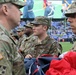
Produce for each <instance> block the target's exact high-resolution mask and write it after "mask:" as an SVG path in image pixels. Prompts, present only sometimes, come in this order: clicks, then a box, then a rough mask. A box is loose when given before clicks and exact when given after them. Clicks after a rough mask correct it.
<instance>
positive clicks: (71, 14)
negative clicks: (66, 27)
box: [65, 2, 76, 51]
mask: <svg viewBox="0 0 76 75" xmlns="http://www.w3.org/2000/svg"><path fill="white" fill-rule="evenodd" d="M65 16H66V17H67V18H68V19H67V21H68V22H70V25H71V28H72V31H73V33H74V34H76V2H73V3H72V4H71V6H70V8H69V10H68V11H67V12H66V13H65ZM72 50H73V51H76V43H75V44H74V46H73V48H72Z"/></svg>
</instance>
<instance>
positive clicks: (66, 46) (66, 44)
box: [60, 42, 73, 52]
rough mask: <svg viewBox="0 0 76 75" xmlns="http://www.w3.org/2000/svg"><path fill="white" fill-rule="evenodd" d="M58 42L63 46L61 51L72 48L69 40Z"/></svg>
mask: <svg viewBox="0 0 76 75" xmlns="http://www.w3.org/2000/svg"><path fill="white" fill-rule="evenodd" d="M60 44H61V45H62V47H63V52H66V51H69V50H70V49H71V48H72V45H73V44H71V43H70V42H60Z"/></svg>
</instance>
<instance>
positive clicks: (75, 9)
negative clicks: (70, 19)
mask: <svg viewBox="0 0 76 75" xmlns="http://www.w3.org/2000/svg"><path fill="white" fill-rule="evenodd" d="M75 13H76V2H73V3H72V4H71V6H70V8H69V9H68V10H67V11H66V12H65V16H66V17H67V16H70V15H71V14H75Z"/></svg>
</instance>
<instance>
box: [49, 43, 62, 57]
mask: <svg viewBox="0 0 76 75" xmlns="http://www.w3.org/2000/svg"><path fill="white" fill-rule="evenodd" d="M61 53H62V45H61V44H59V43H58V42H54V43H53V44H52V45H51V47H50V54H51V55H56V56H59V55H60V54H61Z"/></svg>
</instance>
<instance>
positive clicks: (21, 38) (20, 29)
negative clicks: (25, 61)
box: [17, 27, 26, 49]
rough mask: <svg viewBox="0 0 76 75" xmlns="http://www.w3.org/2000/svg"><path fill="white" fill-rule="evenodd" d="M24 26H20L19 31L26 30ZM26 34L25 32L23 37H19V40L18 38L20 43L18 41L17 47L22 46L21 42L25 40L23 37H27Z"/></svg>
mask: <svg viewBox="0 0 76 75" xmlns="http://www.w3.org/2000/svg"><path fill="white" fill-rule="evenodd" d="M24 29H25V28H24V27H19V28H18V29H17V32H18V31H19V32H21V31H24ZM25 37H26V36H25V35H24V34H23V35H22V36H21V37H19V40H18V43H17V47H18V49H19V48H20V46H21V43H22V41H23V39H24V38H25Z"/></svg>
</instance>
